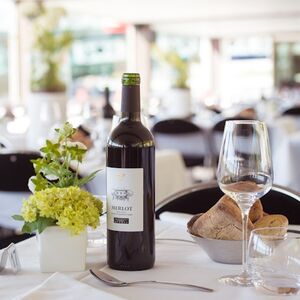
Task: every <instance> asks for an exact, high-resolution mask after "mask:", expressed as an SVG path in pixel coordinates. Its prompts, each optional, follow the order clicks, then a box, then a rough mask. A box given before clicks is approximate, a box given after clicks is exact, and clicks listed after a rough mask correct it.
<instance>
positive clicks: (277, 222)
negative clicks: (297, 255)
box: [254, 215, 289, 235]
mask: <svg viewBox="0 0 300 300" xmlns="http://www.w3.org/2000/svg"><path fill="white" fill-rule="evenodd" d="M288 225H289V220H288V219H287V217H286V216H284V215H267V216H264V217H262V218H261V219H259V220H258V221H257V222H256V223H255V224H254V229H257V228H265V227H284V229H283V230H280V229H279V230H278V232H277V231H276V232H274V230H269V229H267V228H266V229H265V230H264V231H261V233H262V234H265V235H268V234H276V235H284V234H285V233H286V232H287V228H288Z"/></svg>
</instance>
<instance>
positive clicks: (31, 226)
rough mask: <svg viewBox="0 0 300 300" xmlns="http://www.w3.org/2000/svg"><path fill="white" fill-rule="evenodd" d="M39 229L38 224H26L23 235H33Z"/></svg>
mask: <svg viewBox="0 0 300 300" xmlns="http://www.w3.org/2000/svg"><path fill="white" fill-rule="evenodd" d="M36 229H37V222H36V221H35V222H25V223H24V225H23V227H22V232H23V233H33V232H34V231H35V230H36Z"/></svg>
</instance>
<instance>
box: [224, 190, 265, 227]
mask: <svg viewBox="0 0 300 300" xmlns="http://www.w3.org/2000/svg"><path fill="white" fill-rule="evenodd" d="M226 200H228V201H232V202H233V203H234V204H235V205H236V206H238V205H237V203H236V202H235V201H234V200H233V199H232V198H230V197H229V196H226ZM263 216H264V210H263V206H262V204H261V202H260V200H259V199H257V200H256V201H255V202H254V204H253V205H252V207H251V209H250V212H249V219H250V221H251V222H252V223H254V222H256V221H258V220H259V219H260V218H262V217H263Z"/></svg>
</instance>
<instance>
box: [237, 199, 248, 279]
mask: <svg viewBox="0 0 300 300" xmlns="http://www.w3.org/2000/svg"><path fill="white" fill-rule="evenodd" d="M250 208H251V206H248V205H247V206H244V205H240V209H241V211H242V226H243V250H242V251H243V252H242V253H243V256H242V262H243V275H245V276H248V255H247V251H248V217H249V211H250Z"/></svg>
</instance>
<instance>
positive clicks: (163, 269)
mask: <svg viewBox="0 0 300 300" xmlns="http://www.w3.org/2000/svg"><path fill="white" fill-rule="evenodd" d="M155 225H156V262H155V265H154V267H153V268H152V269H149V270H144V271H130V272H128V271H117V270H112V269H110V268H109V267H108V266H107V263H106V246H105V244H101V245H99V246H97V247H91V248H89V247H88V248H87V266H86V270H85V271H83V272H72V273H55V274H53V273H41V272H40V270H39V253H38V247H37V241H36V237H32V238H29V239H27V240H25V241H22V242H20V243H17V244H16V248H17V253H18V256H19V259H20V263H21V270H20V271H19V272H18V273H16V274H15V273H13V272H12V271H11V270H10V269H9V267H8V269H6V270H4V271H3V272H1V273H0V277H1V280H0V299H3V300H4V299H29V300H34V299H56V300H58V299H84V298H85V297H83V298H82V297H79V296H78V295H79V290H81V291H86V292H87V293H88V292H89V291H91V290H92V291H93V295H94V296H95V297H89V299H90V300H91V299H107V300H110V299H134V300H137V299H143V300H148V299H149V300H150V299H151V300H153V299H172V300H177V299H178V300H182V299H189V300H193V299H195V300H199V299H213V300H217V299H220V300H224V299H231V300H234V299H239V300H240V299H247V300H248V299H249V300H253V299H256V300H260V299H261V300H268V299H269V300H278V299H283V296H271V295H266V294H264V293H261V292H259V291H257V290H256V289H255V288H254V287H234V286H228V285H223V284H222V283H219V282H218V278H220V277H221V276H224V275H228V274H236V273H239V272H240V271H241V265H230V264H221V263H216V262H213V261H212V260H211V259H210V258H209V257H208V256H207V254H206V253H205V252H204V250H203V249H202V248H201V247H200V246H199V245H198V244H196V243H191V241H192V239H191V237H190V236H189V233H188V232H187V230H186V224H185V222H176V220H175V221H174V220H171V221H168V220H156V222H155ZM178 239H179V240H178ZM56 255H59V253H56ZM89 268H96V269H98V270H102V271H104V272H106V273H108V274H110V275H112V276H114V277H116V278H118V279H121V280H124V281H135V280H163V281H173V282H180V283H189V284H197V285H200V286H204V287H207V288H211V289H213V290H214V291H213V292H211V293H208V292H202V291H200V290H198V289H193V288H187V287H179V286H170V285H156V284H153V283H150V284H149V283H148V284H137V285H132V286H126V287H112V286H108V285H106V284H104V283H103V282H101V281H99V280H98V279H96V278H95V277H93V276H92V275H91V274H90V272H89ZM53 278H56V280H57V281H56V282H58V284H55V285H53V284H52V286H51V288H49V281H51V280H54V279H53ZM61 278H62V279H61ZM68 278H69V280H72V282H74V285H73V288H72V286H71V287H70V285H69V288H67V286H66V287H64V283H65V284H66V285H67V280H65V279H68ZM60 279H61V280H60ZM58 280H60V282H59V281H58ZM64 280H65V281H64ZM47 281H48V283H47ZM45 282H46V283H47V284H48V290H47V291H45V289H46V288H45V286H46V285H47V284H45ZM75 283H78V284H79V283H80V289H78V292H76V291H77V290H76V287H77V284H75ZM43 288H44V294H43V293H42V290H43ZM38 295H46V296H47V297H46V296H38ZM58 295H59V296H58ZM97 295H98V296H97ZM41 297H42V298H41ZM86 297H88V295H87V294H86ZM288 299H290V300H293V299H299V295H298V296H290V297H289V298H288Z"/></svg>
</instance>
